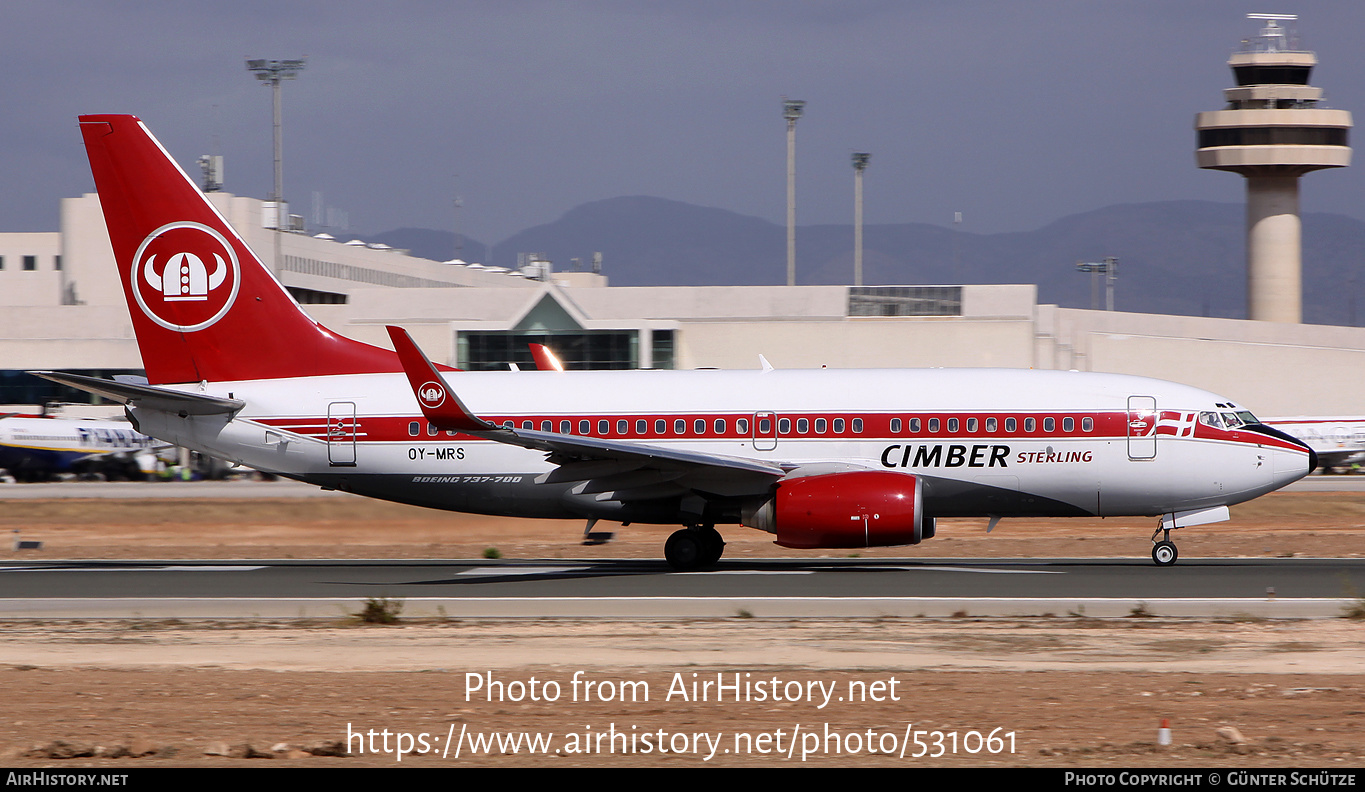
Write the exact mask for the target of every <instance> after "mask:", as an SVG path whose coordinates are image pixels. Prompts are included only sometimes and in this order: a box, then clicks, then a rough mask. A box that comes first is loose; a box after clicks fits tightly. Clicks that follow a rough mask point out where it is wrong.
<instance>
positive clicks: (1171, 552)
mask: <svg viewBox="0 0 1365 792" xmlns="http://www.w3.org/2000/svg"><path fill="white" fill-rule="evenodd" d="M1157 534H1161V541H1160V542H1158V541H1157V540H1156V537H1157ZM1179 557H1180V551H1179V550H1177V549H1176V547H1175V542H1172V541H1171V529H1170V528H1157V529H1156V530H1155V531H1153V532H1152V560H1153V561H1155V562H1156V565H1157V566H1170V565H1171V564H1174V563H1175V560H1176V559H1177V558H1179Z"/></svg>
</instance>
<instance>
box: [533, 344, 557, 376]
mask: <svg viewBox="0 0 1365 792" xmlns="http://www.w3.org/2000/svg"><path fill="white" fill-rule="evenodd" d="M531 357H532V358H533V359H534V360H535V361H536V368H538V369H540V370H541V371H563V370H564V364H563V363H560V362H559V358H558V357H556V356H555V353H554V352H551V351H550V348H549V347H547V346H545V345H544V344H531Z"/></svg>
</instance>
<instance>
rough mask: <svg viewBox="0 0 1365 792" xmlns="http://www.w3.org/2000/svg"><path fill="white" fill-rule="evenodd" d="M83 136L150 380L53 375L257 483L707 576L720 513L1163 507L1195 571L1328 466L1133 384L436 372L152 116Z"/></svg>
mask: <svg viewBox="0 0 1365 792" xmlns="http://www.w3.org/2000/svg"><path fill="white" fill-rule="evenodd" d="M80 122H81V132H82V134H83V136H84V138H85V144H86V148H87V152H88V154H89V157H90V164H91V168H92V170H93V172H94V176H95V185H96V188H97V190H98V192H99V197H100V203H101V205H102V206H103V209H104V214H105V220H106V222H107V225H108V228H109V236H110V241H111V243H112V245H113V250H114V255H115V258H116V260H117V262H118V267H119V273H120V280H121V281H122V283H123V289H124V292H125V296H126V297H127V301H128V306H129V310H130V312H131V314H132V319H133V325H134V328H135V330H136V333H137V339H138V345H139V348H140V350H141V353H142V358H143V362H144V364H145V366H146V370H147V377H148V381H149V384H148V385H131V384H125V383H119V382H108V381H104V380H98V379H94V378H89V377H82V376H77V375H69V374H57V373H47V374H46V375H45V376H47V377H48V378H50V379H53V380H57V381H59V382H64V383H67V384H70V385H73V386H75V387H78V388H84V389H86V390H89V391H91V392H94V393H98V394H100V395H102V396H105V397H108V398H110V399H114V400H117V401H120V402H123V403H124V404H126V405H127V412H128V415H129V417H130V419H131V420H132V421H133V423H134V425H135V426H137V427H138V428H139V429H140V430H141V431H143V432H145V433H147V434H150V435H152V436H154V437H157V438H160V439H162V440H164V441H166V442H168V443H174V444H176V445H180V446H185V447H188V448H191V449H196V450H199V451H202V452H204V453H207V454H211V455H214V456H217V457H222V458H225V459H229V460H232V461H235V462H238V463H240V464H243V465H247V466H249V467H253V468H256V469H259V470H263V471H268V472H271V473H277V474H279V475H282V476H287V477H290V478H294V479H298V480H300V481H307V482H312V483H314V484H318V485H320V486H323V487H330V488H335V489H339V490H345V491H348V492H354V493H358V494H361V495H368V496H371V497H376V498H384V499H387V500H394V501H401V502H404V503H413V504H418V505H422V506H430V507H433V508H440V509H451V510H456V511H466V512H477V513H482V514H499V515H510V516H518V517H549V518H567V517H577V518H581V519H585V520H587V521H589V525H591V524H592V522H594V521H596V520H612V521H619V522H622V523H627V524H628V523H631V522H644V523H658V524H673V525H678V526H681V528H680V529H679V530H678V531H676V532H674V533H673V534H672V535H671V536H670V537H669V539H668V541H667V543H666V545H665V547H664V555H665V557H666V558H667V560H668V562H669V564H670V565H672V566H673V567H674V568H675V569H679V570H687V569H695V568H698V567H701V566H706V565H709V564H712V563H714V562H715V561H716V560H717V559H718V558H719V557H720V555H721V553H722V551H723V550H724V541H723V540H722V538H721V535H720V533H719V532H718V531H717V530H716V527H715V526H717V525H733V524H742V525H746V526H749V527H752V528H757V529H759V530H763V531H768V532H770V533H772V534H774V536H775V539H776V542H777V544H779V545H782V546H784V547H793V548H854V547H870V546H886V545H913V544H918V543H919V542H920V541H922V540H924V539H928V538H931V537H932V536H933V535H934V525H935V523H934V521H935V519H936V518H939V517H964V516H980V517H990V518H992V520H993V521H994V520H995V519H998V518H1001V517H1012V516H1047V517H1061V516H1096V515H1099V516H1113V515H1151V516H1153V517H1160V523H1159V524H1158V527H1157V529H1156V531H1155V533H1153V536H1152V539H1153V545H1154V546H1153V550H1152V557H1153V559H1154V560H1155V561H1156V562H1157V563H1158V564H1162V565H1166V564H1172V563H1174V562H1175V560H1176V555H1177V553H1176V547H1175V545H1174V543H1172V542H1171V541H1170V532H1171V531H1172V530H1174V529H1176V528H1181V527H1186V526H1192V525H1200V524H1203V523H1209V522H1214V521H1218V520H1224V519H1227V517H1228V506H1229V505H1231V504H1235V503H1240V502H1242V501H1246V500H1249V499H1251V498H1255V497H1257V496H1258V495H1262V494H1264V493H1267V492H1270V491H1271V490H1274V489H1277V488H1279V487H1282V486H1284V485H1285V484H1287V483H1289V482H1291V481H1294V480H1296V479H1298V478H1301V477H1302V476H1304V475H1306V474H1307V473H1308V472H1309V471H1310V470H1312V469H1313V467H1314V466H1315V464H1316V462H1315V460H1314V459H1313V454H1312V452H1311V451H1310V450H1309V449H1308V448H1307V447H1306V446H1305V445H1304V444H1303V443H1300V442H1299V441H1297V440H1294V439H1293V438H1291V437H1289V436H1287V435H1285V434H1283V433H1280V432H1278V431H1275V430H1273V429H1270V428H1268V427H1265V426H1263V425H1261V424H1260V423H1259V422H1258V421H1257V420H1256V419H1255V418H1254V417H1253V416H1252V415H1251V413H1250V412H1248V411H1247V410H1245V409H1244V408H1242V407H1240V406H1238V405H1237V404H1235V403H1234V402H1233V401H1231V400H1230V399H1227V398H1224V397H1222V396H1218V395H1215V394H1213V393H1208V392H1206V391H1202V390H1198V389H1195V388H1190V387H1185V386H1183V385H1176V384H1173V383H1169V382H1163V381H1160V380H1153V379H1146V378H1142V377H1132V376H1123V375H1116V374H1093V373H1080V372H1064V371H1031V370H1010V369H932V370H836V369H820V370H773V369H772V368H771V367H768V366H765V367H764V368H763V370H755V371H622V372H617V371H613V372H573V371H553V370H551V371H522V372H515V373H514V372H477V373H476V372H458V371H455V370H452V369H448V368H443V367H438V366H435V365H433V364H432V363H430V362H429V361H428V360H427V358H426V357H425V356H424V355H423V354H422V353H421V351H420V350H419V349H418V348H417V346H416V345H415V344H414V343H413V342H412V340H411V339H410V338H409V337H408V335H407V334H406V333H405V332H404V331H403V330H401V329H399V328H390V329H389V334H390V337H391V339H392V341H393V343H394V345H395V350H396V351H394V350H388V349H383V348H379V347H375V346H370V345H368V344H363V343H360V342H358V341H354V340H352V339H349V338H346V337H343V336H340V335H337V334H336V333H333V332H331V331H329V330H327V329H326V328H324V327H322V326H321V325H318V324H317V323H316V322H314V321H313V320H312V319H310V318H309V317H308V316H307V315H306V314H305V313H304V312H303V311H302V310H301V309H300V308H299V306H298V305H297V304H296V303H295V302H294V301H293V300H292V299H291V298H290V297H289V295H288V293H287V292H286V291H285V290H284V288H283V287H282V286H281V285H280V284H279V282H278V281H276V280H275V278H274V277H273V276H272V275H271V273H270V272H269V270H267V269H266V268H265V267H264V266H263V265H262V264H261V262H260V261H259V260H258V259H257V258H256V256H255V255H254V254H253V253H252V252H251V250H249V249H248V248H247V246H246V244H245V243H244V242H243V241H242V239H241V237H239V236H238V235H237V233H236V232H235V231H234V230H233V229H232V227H231V226H230V225H229V224H228V223H227V222H226V221H225V220H224V219H223V217H222V216H221V215H219V213H218V212H217V211H216V210H215V209H214V208H213V206H212V205H211V204H209V202H208V201H207V200H205V198H204V196H203V194H202V193H200V191H199V189H198V188H197V187H196V186H195V185H194V183H193V182H191V181H190V179H189V178H188V177H187V176H186V175H185V174H184V172H183V171H182V170H180V168H179V167H178V166H177V165H176V164H175V162H174V161H173V160H172V159H171V158H170V156H169V155H168V154H167V153H166V151H165V150H164V149H163V148H162V147H161V145H160V144H159V143H158V142H157V141H156V139H155V138H153V137H152V135H151V134H150V133H149V132H148V131H147V129H146V128H145V127H144V126H143V124H142V123H141V122H140V121H139V120H138V119H137V118H134V117H132V116H126V115H97V116H83V117H82V118H81V119H80ZM1229 417H1235V418H1236V420H1235V421H1230V420H1228V418H1229ZM1158 536H1159V537H1160V540H1158V538H1157V537H1158Z"/></svg>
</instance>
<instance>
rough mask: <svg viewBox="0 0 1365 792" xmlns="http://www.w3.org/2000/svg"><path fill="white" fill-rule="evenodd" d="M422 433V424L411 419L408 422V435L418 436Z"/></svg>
mask: <svg viewBox="0 0 1365 792" xmlns="http://www.w3.org/2000/svg"><path fill="white" fill-rule="evenodd" d="M421 433H422V425H421V424H419V423H417V422H416V421H410V422H409V423H408V437H416V436H417V435H419V434H421Z"/></svg>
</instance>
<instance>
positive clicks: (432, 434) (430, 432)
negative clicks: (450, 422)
mask: <svg viewBox="0 0 1365 792" xmlns="http://www.w3.org/2000/svg"><path fill="white" fill-rule="evenodd" d="M440 432H441V430H440V429H437V428H436V426H435V425H434V424H427V435H428V436H430V437H435V436H436V435H438V434H440Z"/></svg>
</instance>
